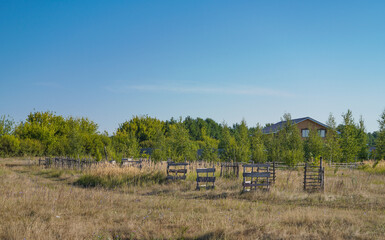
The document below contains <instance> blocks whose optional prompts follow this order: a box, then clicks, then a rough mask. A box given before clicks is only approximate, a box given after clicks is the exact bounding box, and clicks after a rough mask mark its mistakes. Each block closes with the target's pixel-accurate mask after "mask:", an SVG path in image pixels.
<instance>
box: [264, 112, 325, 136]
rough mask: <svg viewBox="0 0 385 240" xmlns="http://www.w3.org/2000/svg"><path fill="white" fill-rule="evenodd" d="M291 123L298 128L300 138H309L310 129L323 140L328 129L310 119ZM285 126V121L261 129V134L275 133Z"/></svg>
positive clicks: (299, 119) (305, 118) (300, 119)
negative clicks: (314, 130) (315, 131)
mask: <svg viewBox="0 0 385 240" xmlns="http://www.w3.org/2000/svg"><path fill="white" fill-rule="evenodd" d="M291 122H292V123H293V124H295V125H296V126H297V127H298V130H299V131H300V134H301V136H302V138H307V137H309V131H310V129H316V130H317V131H318V134H319V135H320V136H321V137H322V138H324V137H326V131H327V129H328V128H329V127H328V126H327V125H326V124H323V123H321V122H318V121H317V120H314V119H313V118H311V117H304V118H297V119H292V120H291ZM285 124H286V121H281V122H278V123H276V124H273V125H270V126H268V127H265V128H264V129H262V132H263V133H264V134H269V133H277V132H279V130H281V129H282V128H283V126H285Z"/></svg>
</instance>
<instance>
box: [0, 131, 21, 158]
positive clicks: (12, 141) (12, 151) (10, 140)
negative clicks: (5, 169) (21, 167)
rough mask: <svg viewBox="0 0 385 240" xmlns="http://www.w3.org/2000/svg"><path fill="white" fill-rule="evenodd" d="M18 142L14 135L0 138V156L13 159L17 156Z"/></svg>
mask: <svg viewBox="0 0 385 240" xmlns="http://www.w3.org/2000/svg"><path fill="white" fill-rule="evenodd" d="M19 150H20V140H19V139H18V138H17V137H15V136H14V135H3V136H1V137H0V156H3V157H13V156H16V155H18V154H19Z"/></svg>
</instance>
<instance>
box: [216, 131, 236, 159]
mask: <svg viewBox="0 0 385 240" xmlns="http://www.w3.org/2000/svg"><path fill="white" fill-rule="evenodd" d="M219 149H220V150H221V152H220V158H221V160H222V161H229V160H233V161H239V160H238V159H236V156H235V150H236V141H235V138H234V136H232V135H231V133H230V129H229V127H228V126H227V125H226V124H224V125H223V128H222V134H221V139H220V141H219Z"/></svg>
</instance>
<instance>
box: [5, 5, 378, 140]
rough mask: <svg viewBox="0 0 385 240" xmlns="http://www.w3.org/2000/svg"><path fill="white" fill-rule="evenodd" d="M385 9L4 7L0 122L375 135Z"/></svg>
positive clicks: (114, 6)
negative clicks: (32, 115) (351, 128)
mask: <svg viewBox="0 0 385 240" xmlns="http://www.w3.org/2000/svg"><path fill="white" fill-rule="evenodd" d="M384 12H385V2H384V1H338V2H336V1H318V2H316V1H176V0H174V1H95V0H93V1H1V2H0V36H1V37H0V83H1V88H0V115H3V114H6V115H10V116H12V117H13V118H14V119H15V120H16V121H21V120H24V119H25V118H26V116H27V114H28V113H29V112H31V111H34V110H36V111H46V110H49V111H54V112H56V113H57V114H60V115H63V116H85V117H88V118H90V119H91V120H93V121H95V122H97V123H98V124H99V126H100V130H101V131H103V130H107V131H108V132H109V133H112V132H114V131H115V129H116V128H117V127H118V125H119V124H120V123H122V122H124V121H126V120H129V119H130V118H131V117H132V116H133V115H142V114H148V115H149V116H152V117H156V118H159V119H162V120H167V119H170V118H171V117H176V118H178V117H179V116H182V117H186V116H188V115H189V116H192V117H194V118H195V117H201V118H207V117H209V118H212V119H214V120H216V121H218V122H223V121H225V122H227V123H228V124H233V123H236V122H240V121H241V120H242V119H243V118H244V119H245V120H246V122H247V123H248V125H249V126H255V125H256V124H257V123H260V124H262V125H264V124H265V123H270V122H277V121H279V120H280V118H281V117H282V115H283V114H284V113H291V115H292V117H293V118H299V117H305V116H310V117H312V118H315V119H317V120H319V121H321V122H325V121H326V120H327V118H328V116H329V113H333V115H334V116H335V118H336V120H337V123H341V122H342V117H341V114H342V113H345V112H346V111H347V109H351V110H352V111H353V114H354V117H355V120H356V121H358V119H359V116H360V115H362V116H363V118H364V120H365V124H366V127H367V130H368V131H374V130H377V129H378V124H377V119H378V118H379V115H380V114H381V112H382V111H383V110H384V108H385V101H384V100H385V95H384V92H385V17H384Z"/></svg>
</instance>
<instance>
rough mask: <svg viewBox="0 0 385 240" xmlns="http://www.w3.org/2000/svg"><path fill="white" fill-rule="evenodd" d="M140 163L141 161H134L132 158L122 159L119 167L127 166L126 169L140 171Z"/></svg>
mask: <svg viewBox="0 0 385 240" xmlns="http://www.w3.org/2000/svg"><path fill="white" fill-rule="evenodd" d="M142 163H143V160H142V159H139V160H134V159H133V158H122V162H121V164H120V165H121V166H127V167H137V168H139V169H142Z"/></svg>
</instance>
